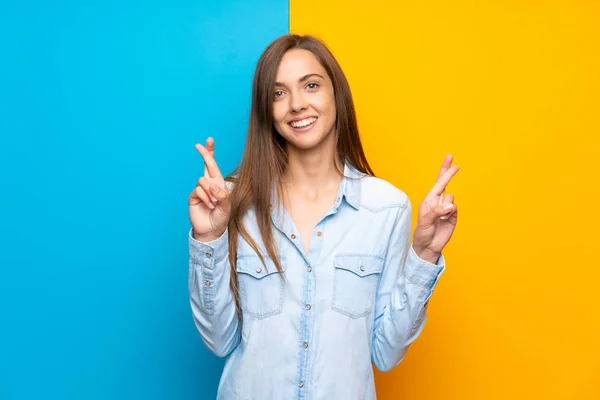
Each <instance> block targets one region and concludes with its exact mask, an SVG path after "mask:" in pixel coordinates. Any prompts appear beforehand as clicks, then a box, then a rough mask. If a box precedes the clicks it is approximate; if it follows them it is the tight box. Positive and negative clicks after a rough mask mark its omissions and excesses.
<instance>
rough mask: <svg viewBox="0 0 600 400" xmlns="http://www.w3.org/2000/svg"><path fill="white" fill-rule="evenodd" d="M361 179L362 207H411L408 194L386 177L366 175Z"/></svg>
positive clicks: (374, 208)
mask: <svg viewBox="0 0 600 400" xmlns="http://www.w3.org/2000/svg"><path fill="white" fill-rule="evenodd" d="M360 181H361V187H360V204H361V207H365V208H367V209H370V210H372V211H377V210H383V209H386V208H398V207H399V208H407V207H410V199H409V198H408V195H407V194H406V193H405V192H404V191H402V190H401V189H399V188H397V187H396V186H394V185H393V184H392V183H390V182H388V181H386V180H385V179H382V178H377V177H375V176H369V175H365V176H363V177H362V178H361V180H360Z"/></svg>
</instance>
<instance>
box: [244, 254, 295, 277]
mask: <svg viewBox="0 0 600 400" xmlns="http://www.w3.org/2000/svg"><path fill="white" fill-rule="evenodd" d="M264 259H265V265H263V263H262V262H261V261H260V258H258V256H255V255H248V256H238V258H237V260H236V270H237V272H238V273H242V274H248V275H251V276H253V277H255V278H256V279H262V278H264V277H265V276H267V275H271V274H275V273H277V267H276V266H275V263H274V262H273V260H272V259H271V258H270V257H264ZM279 263H280V264H281V269H282V271H285V259H280V260H279ZM265 266H266V268H265Z"/></svg>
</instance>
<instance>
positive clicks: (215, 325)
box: [188, 35, 458, 400]
mask: <svg viewBox="0 0 600 400" xmlns="http://www.w3.org/2000/svg"><path fill="white" fill-rule="evenodd" d="M196 148H197V150H198V151H199V152H200V154H201V155H202V157H203V159H204V166H205V170H204V176H202V177H201V178H200V179H199V180H198V184H197V186H196V188H195V189H194V190H193V191H192V193H191V194H190V196H189V199H188V202H189V214H190V220H191V223H192V230H191V231H190V237H189V249H190V270H189V291H190V299H191V301H190V302H191V307H192V311H193V316H194V321H195V323H196V326H197V328H198V330H199V332H200V335H201V336H202V340H203V341H204V343H205V344H206V346H207V347H208V348H209V349H210V350H211V351H213V352H214V353H215V354H216V355H217V356H222V357H227V360H226V363H225V368H224V371H223V375H222V377H221V382H220V385H219V391H218V398H220V399H253V400H255V399H260V400H262V399H294V398H297V399H315V400H316V399H328V400H331V399H341V400H352V399H375V387H374V380H373V369H372V364H374V365H375V367H377V368H378V369H380V370H382V371H388V370H390V369H392V368H393V367H394V366H395V365H397V364H398V363H399V362H400V361H401V360H402V358H403V357H404V355H405V354H406V351H407V349H408V347H409V345H410V344H411V343H412V342H413V341H414V340H415V339H416V338H417V336H418V335H419V333H420V332H421V330H422V329H423V325H424V323H425V311H426V309H427V303H428V300H429V298H430V296H431V294H432V291H433V289H434V287H435V285H436V282H437V280H438V278H439V276H440V275H441V274H442V271H443V270H444V259H443V257H442V255H441V252H442V249H443V248H444V246H445V245H446V244H447V243H448V241H449V240H450V237H451V235H452V233H453V231H454V227H455V225H456V219H457V208H456V206H455V205H454V198H453V196H452V195H450V194H446V195H444V189H445V188H446V186H447V185H448V182H449V181H450V179H451V178H452V176H453V175H454V174H455V173H456V172H457V171H458V167H457V166H451V164H452V157H451V156H447V157H446V158H445V160H444V162H443V165H442V168H441V171H440V174H439V176H438V179H437V182H436V183H435V185H434V186H433V188H432V189H431V191H430V192H429V194H427V196H426V197H425V199H424V200H423V202H422V203H421V205H420V207H419V211H418V216H419V218H418V223H417V226H416V229H415V231H414V235H413V242H412V246H411V244H410V243H411V241H410V234H411V215H412V214H411V213H412V211H411V203H410V201H409V199H408V197H407V196H406V194H404V193H403V192H402V191H401V190H399V189H397V188H395V187H394V186H392V185H391V184H389V183H387V182H385V181H384V180H381V179H378V178H375V177H374V176H373V172H372V170H371V168H370V167H369V164H368V163H367V159H366V157H365V155H364V152H363V149H362V146H361V142H360V139H359V135H358V128H357V123H356V116H355V112H354V105H353V101H352V97H351V93H350V88H349V86H348V82H347V81H346V78H345V76H344V74H343V72H342V70H341V68H340V66H339V65H338V63H337V61H336V60H335V59H334V57H333V56H332V54H331V53H330V52H329V50H328V49H327V48H326V47H325V45H324V44H322V43H321V42H320V41H318V40H317V39H315V38H313V37H310V36H297V35H285V36H283V37H280V38H278V39H277V40H275V41H274V42H273V43H272V44H271V45H269V47H268V48H267V49H266V50H265V52H264V53H263V54H262V56H261V58H260V60H259V61H258V65H257V68H256V73H255V75H254V82H253V89H252V106H251V112H250V123H249V128H248V133H247V139H246V147H245V150H244V155H243V158H242V161H241V164H240V166H239V168H238V169H237V170H236V171H235V172H234V173H233V174H232V176H231V177H230V178H228V179H224V178H223V177H222V175H221V172H220V171H219V168H218V167H217V164H216V162H215V159H214V141H213V140H212V139H210V138H209V139H208V140H207V141H206V147H204V146H202V145H200V144H198V145H196ZM226 180H227V181H228V182H227V184H226Z"/></svg>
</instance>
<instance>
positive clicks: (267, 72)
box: [227, 34, 374, 317]
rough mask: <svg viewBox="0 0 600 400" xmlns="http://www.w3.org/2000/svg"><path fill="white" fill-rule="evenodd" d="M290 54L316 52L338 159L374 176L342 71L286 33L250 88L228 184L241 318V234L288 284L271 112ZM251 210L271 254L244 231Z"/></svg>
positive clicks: (279, 140)
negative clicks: (281, 253) (279, 231)
mask: <svg viewBox="0 0 600 400" xmlns="http://www.w3.org/2000/svg"><path fill="white" fill-rule="evenodd" d="M292 49H304V50H308V51H310V52H311V53H313V54H314V55H315V57H316V58H317V60H318V61H319V62H320V63H321V65H322V66H323V68H324V69H325V70H326V71H327V74H328V75H329V78H330V79H331V82H332V84H333V90H334V98H335V107H336V110H337V115H336V122H335V135H336V139H337V144H336V150H337V156H338V157H339V159H340V160H342V161H343V162H347V163H348V164H350V165H351V166H352V167H354V168H355V169H357V170H358V171H360V172H362V173H365V174H367V175H374V173H373V171H372V170H371V167H370V166H369V163H368V162H367V158H366V157H365V154H364V151H363V148H362V144H361V142H360V137H359V134H358V125H357V123H356V113H355V111H354V102H353V101H352V94H351V92H350V86H349V85H348V81H347V80H346V76H345V75H344V73H343V71H342V68H341V67H340V65H339V64H338V62H337V61H336V59H335V58H334V57H333V55H332V54H331V52H330V51H329V49H328V48H327V47H326V46H325V44H324V43H322V42H321V41H320V40H319V39H317V38H315V37H313V36H300V35H292V34H288V35H284V36H281V37H279V38H278V39H276V40H275V41H274V42H272V43H271V44H270V45H269V46H268V47H267V49H266V50H265V51H264V52H263V54H262V55H261V57H260V59H259V60H258V64H257V66H256V71H255V73H254V80H253V84H252V105H251V108H250V122H249V124H248V134H247V136H246V147H245V149H244V154H243V156H242V161H241V163H240V165H239V166H238V168H237V169H236V170H235V171H233V172H232V173H231V174H230V175H229V176H228V177H227V180H228V181H230V182H233V183H234V185H233V187H232V189H231V193H230V195H229V196H230V201H231V216H230V220H229V262H230V264H231V281H230V286H231V291H232V293H233V297H234V299H235V303H236V307H237V310H238V316H239V317H241V315H242V314H241V310H240V299H239V293H238V285H237V270H236V259H237V246H238V234H241V235H242V237H243V238H244V240H246V241H247V242H248V244H249V245H250V246H251V247H252V248H253V249H254V251H255V252H256V254H257V255H258V257H259V258H260V260H261V262H262V263H263V264H264V256H265V255H266V256H268V257H269V258H271V260H272V261H273V262H274V263H275V266H276V268H277V271H278V272H279V274H280V276H281V277H282V278H283V279H285V278H284V276H283V274H282V269H281V263H280V261H279V257H278V256H277V254H278V252H277V248H276V244H275V242H274V240H273V230H272V225H271V209H270V208H271V207H270V203H271V194H272V190H273V187H274V184H276V183H278V182H279V178H280V177H281V176H282V174H283V172H284V171H285V169H286V167H287V165H288V157H287V153H286V151H285V139H283V137H282V136H281V135H279V133H277V131H276V130H275V127H274V125H273V112H272V110H273V93H274V89H275V80H276V76H277V69H278V67H279V63H280V62H281V59H282V58H283V56H284V54H285V53H286V52H287V51H289V50H292ZM340 173H341V171H340ZM250 207H253V208H254V212H255V214H256V222H257V223H258V229H259V232H260V235H261V237H262V240H263V243H264V245H265V249H266V251H267V254H263V253H262V251H261V250H260V249H259V248H258V245H257V243H256V241H255V240H254V239H253V238H252V237H250V235H249V234H248V231H247V230H246V228H245V227H244V224H243V218H244V215H245V214H246V212H247V211H248V210H249V209H250Z"/></svg>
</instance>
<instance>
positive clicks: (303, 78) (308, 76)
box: [275, 74, 325, 87]
mask: <svg viewBox="0 0 600 400" xmlns="http://www.w3.org/2000/svg"><path fill="white" fill-rule="evenodd" d="M313 76H318V77H319V78H321V79H325V78H323V77H322V76H321V75H319V74H306V75H304V76H303V77H301V78H300V79H298V82H304V81H306V80H308V79H310V78H311V77H313ZM275 87H285V83H282V82H275Z"/></svg>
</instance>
